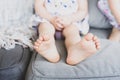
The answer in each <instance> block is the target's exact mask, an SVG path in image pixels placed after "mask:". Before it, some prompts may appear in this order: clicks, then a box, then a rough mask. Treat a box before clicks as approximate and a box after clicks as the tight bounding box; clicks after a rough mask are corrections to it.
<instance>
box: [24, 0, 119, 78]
mask: <svg viewBox="0 0 120 80" xmlns="http://www.w3.org/2000/svg"><path fill="white" fill-rule="evenodd" d="M88 1H89V9H90V11H89V12H90V21H89V23H90V25H91V30H90V32H92V33H93V34H95V35H97V36H98V37H99V38H100V41H101V49H100V50H99V51H98V52H97V53H96V54H94V55H93V56H91V57H89V58H88V59H86V60H84V61H83V62H81V63H79V64H78V65H76V66H70V65H67V64H66V63H65V59H66V54H67V53H66V49H65V46H64V42H63V40H56V45H57V49H58V51H59V53H60V55H61V60H60V61H59V62H58V63H50V62H48V61H46V60H45V59H44V58H43V57H41V56H40V55H39V54H36V53H35V54H34V55H33V58H32V60H31V64H30V65H29V69H28V72H27V75H26V80H120V43H117V42H111V41H109V40H107V37H108V36H109V34H110V32H111V26H110V25H109V23H108V21H107V20H106V18H105V17H104V16H103V15H102V14H101V13H100V12H99V11H98V9H97V8H96V5H97V4H96V3H97V0H88Z"/></svg>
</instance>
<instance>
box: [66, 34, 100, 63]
mask: <svg viewBox="0 0 120 80" xmlns="http://www.w3.org/2000/svg"><path fill="white" fill-rule="evenodd" d="M99 48H100V41H99V39H98V38H97V37H96V36H93V35H92V34H91V33H89V34H87V35H86V36H85V37H84V38H83V39H82V40H81V41H80V42H78V43H76V44H75V45H73V46H71V47H69V49H68V56H67V60H66V62H67V63H68V64H70V65H75V64H78V63H79V62H81V61H83V60H85V59H86V58H88V57H89V56H91V55H93V54H94V53H96V51H98V49H99Z"/></svg>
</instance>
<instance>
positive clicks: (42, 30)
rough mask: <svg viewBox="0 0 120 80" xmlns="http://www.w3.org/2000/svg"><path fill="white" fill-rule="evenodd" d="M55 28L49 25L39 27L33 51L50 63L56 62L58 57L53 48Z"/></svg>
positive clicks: (43, 24) (55, 49)
mask: <svg viewBox="0 0 120 80" xmlns="http://www.w3.org/2000/svg"><path fill="white" fill-rule="evenodd" d="M54 34H55V28H54V26H53V25H52V24H50V23H41V24H40V25H39V38H38V39H37V41H36V42H35V45H34V48H35V50H36V51H37V52H38V53H39V54H40V55H42V56H43V57H44V58H45V59H47V60H48V61H50V62H58V61H59V59H60V56H59V54H58V51H57V48H56V46H55V39H54Z"/></svg>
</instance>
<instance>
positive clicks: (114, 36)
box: [109, 28, 120, 42]
mask: <svg viewBox="0 0 120 80" xmlns="http://www.w3.org/2000/svg"><path fill="white" fill-rule="evenodd" d="M109 40H111V41H116V42H120V30H118V29H117V28H113V30H112V33H111V35H110V37H109Z"/></svg>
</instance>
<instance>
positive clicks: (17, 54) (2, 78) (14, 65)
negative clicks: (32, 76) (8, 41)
mask: <svg viewBox="0 0 120 80" xmlns="http://www.w3.org/2000/svg"><path fill="white" fill-rule="evenodd" d="M31 55H32V54H31V51H30V49H29V48H23V47H22V46H20V45H16V46H15V48H14V49H10V50H5V49H3V48H2V49H0V80H24V78H25V74H26V70H27V66H28V64H29V61H30V58H31Z"/></svg>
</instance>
